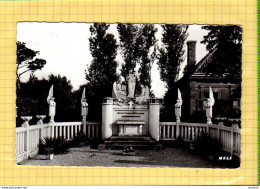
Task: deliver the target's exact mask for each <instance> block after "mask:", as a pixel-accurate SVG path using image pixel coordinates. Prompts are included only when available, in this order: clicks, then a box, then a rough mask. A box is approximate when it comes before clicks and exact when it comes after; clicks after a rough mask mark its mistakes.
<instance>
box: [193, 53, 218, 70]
mask: <svg viewBox="0 0 260 189" xmlns="http://www.w3.org/2000/svg"><path fill="white" fill-rule="evenodd" d="M216 50H217V48H214V50H213V51H211V52H209V53H208V54H207V55H206V56H204V57H203V58H202V59H201V60H200V61H199V62H198V63H197V64H196V65H195V71H194V72H193V73H205V71H204V70H205V68H207V66H208V64H210V63H211V61H212V58H213V55H214V53H215V52H216Z"/></svg>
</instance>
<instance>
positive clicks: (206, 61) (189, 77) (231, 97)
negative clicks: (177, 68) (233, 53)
mask: <svg viewBox="0 0 260 189" xmlns="http://www.w3.org/2000/svg"><path fill="white" fill-rule="evenodd" d="M187 50H188V53H187V56H188V57H187V69H186V70H187V71H186V73H185V74H184V75H183V77H182V78H181V79H180V80H178V81H177V83H176V86H177V87H178V88H179V89H180V90H181V92H182V95H183V99H184V101H186V113H184V115H189V116H192V115H194V116H195V115H196V116H197V115H198V113H199V112H203V111H204V110H205V102H206V99H207V98H209V86H210V87H211V88H212V90H213V93H214V98H215V105H214V112H213V114H214V117H216V116H225V117H226V116H227V115H226V114H233V113H234V114H236V111H237V110H239V108H240V98H239V97H240V95H239V93H240V91H239V90H240V88H241V87H240V84H238V83H239V81H238V80H239V78H233V79H232V80H230V79H226V77H225V76H226V75H228V73H223V75H222V76H219V75H213V74H210V73H207V68H208V66H209V65H210V64H211V63H212V58H213V57H214V56H215V54H216V53H215V52H216V49H215V50H213V51H212V52H209V53H208V54H207V55H206V56H205V57H203V58H202V59H201V60H200V61H199V62H197V61H196V41H188V42H187ZM184 109H185V108H184ZM187 109H188V111H189V112H187ZM231 109H232V110H231ZM183 111H185V110H183ZM228 112H229V113H228ZM232 112H233V113H232ZM239 112H240V110H239ZM238 114H239V113H238ZM230 116H235V117H238V116H239V117H240V115H230Z"/></svg>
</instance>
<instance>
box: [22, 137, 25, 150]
mask: <svg viewBox="0 0 260 189" xmlns="http://www.w3.org/2000/svg"><path fill="white" fill-rule="evenodd" d="M22 133H23V134H22V152H24V149H25V148H24V145H25V144H24V143H25V142H24V140H25V137H24V135H25V132H22Z"/></svg>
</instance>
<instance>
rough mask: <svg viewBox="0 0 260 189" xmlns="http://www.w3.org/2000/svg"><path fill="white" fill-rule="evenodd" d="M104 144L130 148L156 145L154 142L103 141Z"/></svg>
mask: <svg viewBox="0 0 260 189" xmlns="http://www.w3.org/2000/svg"><path fill="white" fill-rule="evenodd" d="M105 144H109V145H117V146H120V145H127V146H131V145H139V144H140V145H153V144H157V142H155V141H137V140H136V141H133V140H131V141H109V140H108V141H105Z"/></svg>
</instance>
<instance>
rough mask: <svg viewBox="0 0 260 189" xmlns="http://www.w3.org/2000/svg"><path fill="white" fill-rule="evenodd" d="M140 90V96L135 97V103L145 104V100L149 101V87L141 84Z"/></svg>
mask: <svg viewBox="0 0 260 189" xmlns="http://www.w3.org/2000/svg"><path fill="white" fill-rule="evenodd" d="M141 88H142V91H141V95H140V96H139V97H136V102H137V103H138V104H142V103H145V102H146V101H147V99H149V87H148V86H144V85H143V84H142V85H141Z"/></svg>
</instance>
